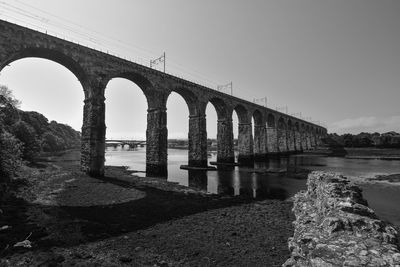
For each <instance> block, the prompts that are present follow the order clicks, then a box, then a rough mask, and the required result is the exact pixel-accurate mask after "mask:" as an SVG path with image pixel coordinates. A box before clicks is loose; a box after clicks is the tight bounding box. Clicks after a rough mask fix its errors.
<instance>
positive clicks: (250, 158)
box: [238, 155, 254, 166]
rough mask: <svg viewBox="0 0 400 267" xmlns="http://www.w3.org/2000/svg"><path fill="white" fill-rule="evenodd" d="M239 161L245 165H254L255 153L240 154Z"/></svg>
mask: <svg viewBox="0 0 400 267" xmlns="http://www.w3.org/2000/svg"><path fill="white" fill-rule="evenodd" d="M238 163H239V164H240V165H243V166H253V165H254V157H253V155H248V156H244V155H239V156H238Z"/></svg>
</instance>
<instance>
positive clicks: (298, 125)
mask: <svg viewBox="0 0 400 267" xmlns="http://www.w3.org/2000/svg"><path fill="white" fill-rule="evenodd" d="M294 130H295V131H300V124H299V122H298V121H296V122H295V123H294Z"/></svg>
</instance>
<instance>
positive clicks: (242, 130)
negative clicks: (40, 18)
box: [0, 20, 327, 176]
mask: <svg viewBox="0 0 400 267" xmlns="http://www.w3.org/2000/svg"><path fill="white" fill-rule="evenodd" d="M27 57H38V58H45V59H48V60H51V61H54V62H57V63H59V64H61V65H63V66H65V67H66V68H67V69H69V70H70V71H71V72H72V73H74V74H75V76H76V77H77V78H78V80H79V81H80V83H81V85H82V88H83V91H84V94H85V100H84V111H83V125H82V150H81V168H82V170H83V171H84V172H86V173H88V174H90V175H94V176H102V175H104V161H105V158H104V155H105V145H106V140H105V134H106V125H105V97H104V91H105V88H106V86H107V84H108V82H109V81H110V80H111V79H113V78H116V77H119V78H125V79H128V80H130V81H132V82H133V83H135V84H136V85H138V86H139V87H140V89H141V90H142V91H143V93H144V95H145V97H146V99H147V105H148V109H147V112H148V114H147V130H146V148H147V149H146V172H147V175H166V174H167V161H168V158H167V157H168V156H167V147H168V144H167V140H168V130H167V108H166V103H167V100H168V97H169V95H170V94H171V92H176V93H178V94H179V95H181V96H182V97H183V99H184V100H185V102H186V104H187V106H188V108H189V133H188V138H189V147H188V149H189V155H188V163H189V166H194V167H206V166H207V129H206V107H207V105H208V104H209V103H211V105H213V106H214V107H215V110H216V112H217V116H218V126H217V129H218V130H217V162H218V163H228V164H230V163H233V162H234V151H233V126H232V115H233V112H234V111H235V112H236V113H237V115H238V118H239V136H238V148H239V157H238V161H239V163H246V162H251V161H253V160H258V159H263V158H265V157H268V156H269V155H272V154H287V153H297V152H301V151H303V150H308V149H312V148H313V147H315V146H316V145H317V144H318V143H319V140H320V138H321V137H322V136H323V135H325V134H326V133H327V130H326V129H325V128H323V127H321V126H319V125H316V124H313V123H310V122H307V121H305V120H302V119H299V118H296V117H293V116H289V115H288V114H284V113H281V112H278V111H276V110H273V109H269V108H266V107H263V106H260V105H257V104H255V103H252V102H249V101H246V100H243V99H240V98H237V97H234V96H231V95H227V94H224V93H222V92H219V91H216V90H213V89H210V88H207V87H204V86H201V85H199V84H195V83H193V82H189V81H187V80H184V79H181V78H178V77H175V76H172V75H170V74H166V73H163V72H161V71H157V70H155V69H152V68H149V67H146V66H143V65H139V64H137V63H134V62H130V61H127V60H125V59H122V58H118V57H116V56H112V55H109V54H107V53H103V52H100V51H97V50H94V49H91V48H88V47H85V46H82V45H79V44H75V43H72V42H69V41H66V40H63V39H60V38H57V37H54V36H50V35H48V34H46V33H41V32H38V31H35V30H32V29H29V28H25V27H22V26H19V25H16V24H12V23H9V22H6V21H2V20H0V71H1V70H2V69H3V68H4V67H5V66H7V65H8V64H10V63H12V62H14V61H16V60H19V59H22V58H27ZM21 78H23V77H21ZM242 89H243V90H246V88H242ZM266 89H267V88H266ZM310 101H311V100H310ZM312 104H313V103H309V105H312ZM252 119H253V120H254V125H252ZM253 128H254V130H253Z"/></svg>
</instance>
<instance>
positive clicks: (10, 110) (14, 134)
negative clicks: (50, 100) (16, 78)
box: [0, 85, 80, 182]
mask: <svg viewBox="0 0 400 267" xmlns="http://www.w3.org/2000/svg"><path fill="white" fill-rule="evenodd" d="M20 104H21V102H20V101H19V100H17V99H15V97H14V96H13V94H12V91H11V90H10V89H9V88H8V87H7V86H1V85H0V148H1V149H0V177H1V178H0V182H7V180H9V179H10V178H11V177H12V176H14V175H15V172H16V170H17V168H18V167H19V166H20V164H21V162H22V161H28V162H33V161H35V159H36V158H37V156H38V155H39V154H40V153H42V152H58V151H62V150H66V149H71V148H77V147H79V146H80V133H79V132H77V131H75V130H74V129H72V128H71V127H70V126H68V125H65V124H60V123H58V122H56V121H50V122H49V121H48V119H47V118H46V117H45V116H43V115H42V114H40V113H38V112H34V111H22V110H20V109H19V106H20Z"/></svg>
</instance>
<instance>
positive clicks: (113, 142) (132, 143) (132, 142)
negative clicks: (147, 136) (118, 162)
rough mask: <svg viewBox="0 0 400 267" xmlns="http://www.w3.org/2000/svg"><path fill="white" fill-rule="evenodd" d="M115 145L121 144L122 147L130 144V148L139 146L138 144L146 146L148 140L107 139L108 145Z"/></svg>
mask: <svg viewBox="0 0 400 267" xmlns="http://www.w3.org/2000/svg"><path fill="white" fill-rule="evenodd" d="M115 145H121V146H122V147H124V146H126V145H127V146H129V147H130V148H133V147H138V146H144V145H146V141H137V140H116V139H115V140H114V139H111V140H108V139H107V140H106V146H115Z"/></svg>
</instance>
